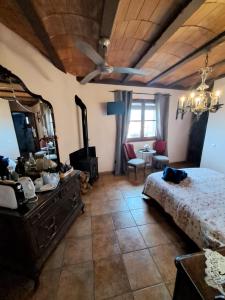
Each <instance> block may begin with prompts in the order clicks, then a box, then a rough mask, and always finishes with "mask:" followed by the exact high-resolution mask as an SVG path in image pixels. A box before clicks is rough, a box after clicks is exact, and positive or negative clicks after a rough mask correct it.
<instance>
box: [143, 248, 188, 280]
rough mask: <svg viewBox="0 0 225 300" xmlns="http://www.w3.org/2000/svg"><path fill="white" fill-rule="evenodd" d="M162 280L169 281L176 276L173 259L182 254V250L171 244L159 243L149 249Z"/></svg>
mask: <svg viewBox="0 0 225 300" xmlns="http://www.w3.org/2000/svg"><path fill="white" fill-rule="evenodd" d="M149 251H150V253H151V255H152V257H153V260H154V261H155V263H156V265H157V266H158V269H159V271H160V274H161V275H162V278H163V279H164V281H170V280H173V279H175V277H176V267H175V263H174V260H175V258H176V256H178V255H182V254H183V250H182V249H181V248H179V247H177V246H175V245H173V244H167V245H161V246H158V247H153V248H150V249H149Z"/></svg>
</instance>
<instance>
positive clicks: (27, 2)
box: [16, 0, 65, 72]
mask: <svg viewBox="0 0 225 300" xmlns="http://www.w3.org/2000/svg"><path fill="white" fill-rule="evenodd" d="M16 2H17V4H18V5H19V7H20V8H21V10H22V12H23V13H24V15H25V17H26V18H27V20H28V21H29V23H30V25H31V27H32V29H33V30H34V32H35V33H36V35H37V37H38V38H39V40H40V41H41V43H42V44H43V46H44V47H45V49H46V51H47V54H48V57H49V59H50V61H51V62H52V63H53V64H54V65H55V66H56V67H57V68H58V69H60V70H61V71H63V72H65V68H64V65H63V63H62V61H61V60H60V58H59V56H58V54H57V52H56V50H55V48H54V47H53V45H52V43H51V40H50V38H49V35H48V33H47V31H46V30H45V27H44V25H43V23H42V21H41V20H40V17H39V16H38V14H37V12H36V10H35V7H34V6H33V4H32V1H31V0H16Z"/></svg>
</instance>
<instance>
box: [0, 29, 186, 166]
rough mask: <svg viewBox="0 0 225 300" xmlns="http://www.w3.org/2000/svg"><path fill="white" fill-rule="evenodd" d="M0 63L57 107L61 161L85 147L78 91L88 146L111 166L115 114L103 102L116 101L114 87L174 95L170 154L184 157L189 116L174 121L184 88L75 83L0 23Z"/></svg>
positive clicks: (175, 158)
mask: <svg viewBox="0 0 225 300" xmlns="http://www.w3.org/2000/svg"><path fill="white" fill-rule="evenodd" d="M0 64H1V65H3V66H4V67H6V68H8V69H9V70H10V71H12V72H13V73H14V74H16V75H17V76H18V77H19V78H21V80H22V81H23V82H24V83H25V84H26V86H27V87H28V88H29V89H30V90H31V91H32V92H33V93H36V94H39V95H41V96H42V97H43V98H44V99H46V100H48V101H49V102H50V103H51V104H52V105H53V110H54V115H55V121H56V134H57V136H58V143H59V152H60V158H61V161H63V162H64V161H65V160H67V159H68V155H69V153H70V152H73V151H75V150H77V149H78V148H79V146H80V145H81V143H80V138H79V134H80V132H79V124H78V115H79V111H78V110H77V108H76V107H75V105H74V95H75V94H78V96H80V97H81V98H82V100H83V101H84V102H85V104H86V105H87V108H88V121H89V124H88V125H89V138H90V145H95V146H96V147H97V154H98V157H99V170H100V171H111V170H112V169H113V161H114V145H115V132H116V127H115V116H107V115H106V114H105V106H104V103H106V102H107V101H110V100H113V93H110V92H109V91H111V90H115V89H128V90H131V89H132V90H133V91H134V92H148V93H155V92H162V93H170V94H171V102H170V107H169V142H168V152H169V158H170V161H183V160H185V159H186V148H187V141H188V131H189V128H190V115H189V116H188V115H186V116H185V118H184V120H183V121H181V120H175V112H176V105H177V100H178V97H179V96H180V95H181V94H182V92H180V91H174V90H162V89H161V90H160V89H152V88H140V87H139V88H137V87H124V86H116V85H114V86H112V85H100V84H98V85H97V84H87V85H84V86H82V85H80V84H79V83H78V82H77V81H76V78H75V76H72V75H70V74H64V73H63V72H61V71H59V70H58V69H57V68H55V67H54V66H53V65H52V64H51V63H50V62H49V61H48V60H47V59H46V58H45V57H44V56H42V55H41V54H40V53H39V52H38V51H37V50H36V49H34V48H33V47H32V46H31V45H30V44H28V43H27V42H25V41H24V40H23V39H22V38H21V37H19V36H18V35H17V34H15V33H13V32H12V31H10V30H9V29H8V28H6V27H5V26H4V25H2V24H0Z"/></svg>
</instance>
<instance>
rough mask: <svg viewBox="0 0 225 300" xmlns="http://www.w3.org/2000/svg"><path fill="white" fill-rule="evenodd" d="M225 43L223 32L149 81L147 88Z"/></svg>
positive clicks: (224, 32)
mask: <svg viewBox="0 0 225 300" xmlns="http://www.w3.org/2000/svg"><path fill="white" fill-rule="evenodd" d="M224 41H225V31H223V32H221V33H220V34H219V35H217V36H216V37H215V38H213V39H212V40H210V41H209V42H207V43H205V44H204V45H202V46H201V47H199V48H198V49H196V50H195V51H193V52H191V53H190V54H189V55H187V56H186V57H185V58H183V59H182V60H180V61H178V62H177V63H176V64H174V65H173V66H172V67H170V68H168V69H167V70H165V71H163V72H162V73H160V74H159V75H157V76H156V77H154V78H153V79H151V80H150V81H148V83H147V86H152V84H154V83H156V82H157V81H158V80H160V79H162V78H164V77H166V76H167V75H168V74H170V73H171V72H174V71H176V70H177V69H178V68H180V67H181V66H183V65H184V64H186V63H188V62H190V61H191V60H193V59H195V58H197V57H199V56H200V55H202V54H204V53H206V52H207V51H209V50H210V49H212V48H214V47H216V46H217V45H219V44H221V43H223V42H224Z"/></svg>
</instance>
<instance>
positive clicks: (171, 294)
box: [166, 280, 175, 297]
mask: <svg viewBox="0 0 225 300" xmlns="http://www.w3.org/2000/svg"><path fill="white" fill-rule="evenodd" d="M166 286H167V289H168V290H169V292H170V296H171V297H173V291H174V287H175V280H171V281H169V282H166Z"/></svg>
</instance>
